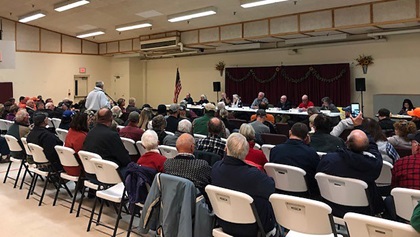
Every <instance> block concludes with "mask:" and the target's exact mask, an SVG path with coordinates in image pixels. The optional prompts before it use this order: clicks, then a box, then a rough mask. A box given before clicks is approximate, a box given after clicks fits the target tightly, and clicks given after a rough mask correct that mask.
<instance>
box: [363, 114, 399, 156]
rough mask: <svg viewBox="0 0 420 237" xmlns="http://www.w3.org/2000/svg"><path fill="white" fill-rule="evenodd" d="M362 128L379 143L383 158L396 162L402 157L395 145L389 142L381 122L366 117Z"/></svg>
mask: <svg viewBox="0 0 420 237" xmlns="http://www.w3.org/2000/svg"><path fill="white" fill-rule="evenodd" d="M362 129H363V131H365V132H366V133H368V134H369V135H370V136H371V137H372V138H373V140H374V141H375V142H376V145H378V150H379V152H380V153H381V155H382V159H383V160H385V161H388V162H389V163H391V164H394V162H395V161H397V160H398V159H399V158H400V155H398V153H397V151H396V150H395V148H394V146H393V145H392V144H391V143H389V142H388V139H387V138H386V136H385V134H384V133H383V132H382V129H381V127H380V126H379V123H378V122H377V121H376V120H374V119H372V118H364V119H363V122H362Z"/></svg>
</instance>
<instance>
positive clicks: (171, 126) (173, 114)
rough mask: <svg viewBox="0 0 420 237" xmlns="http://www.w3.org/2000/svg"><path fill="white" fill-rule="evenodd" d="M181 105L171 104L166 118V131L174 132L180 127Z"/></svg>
mask: <svg viewBox="0 0 420 237" xmlns="http://www.w3.org/2000/svg"><path fill="white" fill-rule="evenodd" d="M178 116H179V105H177V104H171V106H169V116H168V117H167V118H166V128H165V130H166V131H169V132H172V133H174V132H175V131H176V129H177V128H178V122H179V118H178Z"/></svg>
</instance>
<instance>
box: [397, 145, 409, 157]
mask: <svg viewBox="0 0 420 237" xmlns="http://www.w3.org/2000/svg"><path fill="white" fill-rule="evenodd" d="M395 150H396V151H397V153H398V155H400V157H405V156H410V155H411V154H412V151H411V149H409V148H404V147H398V146H396V147H395Z"/></svg>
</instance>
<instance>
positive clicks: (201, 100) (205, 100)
mask: <svg viewBox="0 0 420 237" xmlns="http://www.w3.org/2000/svg"><path fill="white" fill-rule="evenodd" d="M207 103H209V101H208V100H207V96H206V95H204V94H202V95H201V96H200V100H199V101H197V103H195V104H196V105H202V104H207Z"/></svg>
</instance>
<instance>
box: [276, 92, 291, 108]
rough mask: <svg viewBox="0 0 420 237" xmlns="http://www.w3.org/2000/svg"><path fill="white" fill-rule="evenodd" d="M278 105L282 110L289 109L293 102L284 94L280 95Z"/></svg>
mask: <svg viewBox="0 0 420 237" xmlns="http://www.w3.org/2000/svg"><path fill="white" fill-rule="evenodd" d="M277 107H278V108H280V109H281V110H289V109H291V108H292V102H290V101H289V100H287V96H286V95H282V96H281V97H280V103H279V104H278V105H277Z"/></svg>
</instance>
